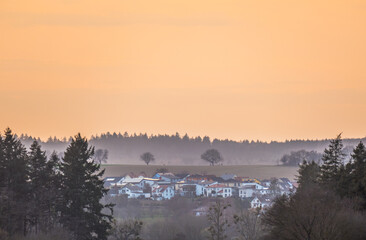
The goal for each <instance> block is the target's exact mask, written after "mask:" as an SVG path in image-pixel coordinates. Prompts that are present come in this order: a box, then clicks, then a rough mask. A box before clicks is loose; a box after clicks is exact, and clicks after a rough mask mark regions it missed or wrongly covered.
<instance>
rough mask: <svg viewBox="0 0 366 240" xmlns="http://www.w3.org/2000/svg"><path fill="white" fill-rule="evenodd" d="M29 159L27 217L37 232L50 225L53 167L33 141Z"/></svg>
mask: <svg viewBox="0 0 366 240" xmlns="http://www.w3.org/2000/svg"><path fill="white" fill-rule="evenodd" d="M28 159H29V183H30V201H29V210H28V211H29V219H30V222H31V224H32V226H33V228H34V231H35V232H36V233H38V230H39V229H40V230H43V231H47V230H48V229H49V225H50V221H51V219H50V217H51V216H50V213H49V211H50V204H51V205H52V204H53V203H54V202H53V200H54V199H53V196H52V192H51V190H52V189H53V187H54V186H53V182H52V181H51V180H52V179H51V176H52V175H53V173H52V172H53V168H50V166H49V163H48V162H47V157H46V153H45V152H44V151H42V150H41V146H40V145H39V144H38V142H37V141H34V142H33V143H32V145H31V147H30V152H29V154H28Z"/></svg>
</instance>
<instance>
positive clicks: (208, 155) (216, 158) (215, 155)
mask: <svg viewBox="0 0 366 240" xmlns="http://www.w3.org/2000/svg"><path fill="white" fill-rule="evenodd" d="M201 159H202V160H205V161H207V162H209V163H210V165H211V166H214V165H215V164H216V163H219V162H222V161H223V160H224V159H223V158H222V156H221V154H220V152H219V151H217V150H216V149H209V150H207V151H206V152H204V153H203V154H202V155H201Z"/></svg>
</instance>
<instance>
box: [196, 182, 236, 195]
mask: <svg viewBox="0 0 366 240" xmlns="http://www.w3.org/2000/svg"><path fill="white" fill-rule="evenodd" d="M203 192H204V195H205V196H206V197H219V196H221V197H223V198H227V197H231V196H232V189H231V187H227V186H226V185H224V184H213V185H209V186H207V187H205V188H204V190H203Z"/></svg>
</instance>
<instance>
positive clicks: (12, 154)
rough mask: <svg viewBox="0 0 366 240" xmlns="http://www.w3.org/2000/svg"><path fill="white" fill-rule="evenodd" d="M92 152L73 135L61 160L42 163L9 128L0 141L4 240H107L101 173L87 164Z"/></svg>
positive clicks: (35, 147)
mask: <svg viewBox="0 0 366 240" xmlns="http://www.w3.org/2000/svg"><path fill="white" fill-rule="evenodd" d="M93 154H94V148H92V147H90V146H89V145H88V141H87V140H86V139H85V138H83V137H81V135H80V134H78V135H76V136H75V137H74V138H73V139H72V141H71V143H70V145H69V146H68V147H67V149H66V151H65V153H64V157H63V158H62V159H60V158H59V157H58V155H57V154H56V153H55V152H54V153H52V154H51V155H50V156H49V157H47V155H46V153H45V151H43V150H42V149H41V146H40V145H39V144H38V142H37V141H34V142H33V144H32V145H31V147H30V149H29V150H28V151H27V149H26V148H25V147H24V145H23V144H22V143H21V142H20V140H18V139H17V138H16V136H15V135H14V134H13V133H12V131H11V130H10V129H9V128H8V129H6V130H5V132H4V134H3V135H0V229H1V230H2V231H3V232H6V234H8V235H9V236H14V235H28V234H38V233H47V232H50V231H52V230H53V229H55V228H63V229H66V230H67V231H68V232H69V233H70V234H71V238H72V239H77V240H84V239H85V240H87V239H88V240H89V239H100V240H103V239H107V236H108V230H109V229H110V228H111V221H112V216H111V211H112V206H111V205H103V204H101V203H100V199H101V198H102V197H103V196H104V195H105V194H106V192H107V190H106V189H105V188H104V187H103V181H102V180H101V176H102V175H103V173H104V171H103V170H102V171H101V170H100V165H99V164H97V163H95V162H94V161H93V160H92V156H93Z"/></svg>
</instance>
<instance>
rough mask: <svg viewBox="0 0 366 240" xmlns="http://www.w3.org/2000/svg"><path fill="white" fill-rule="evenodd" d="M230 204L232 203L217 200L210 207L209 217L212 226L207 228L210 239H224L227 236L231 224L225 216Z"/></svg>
mask: <svg viewBox="0 0 366 240" xmlns="http://www.w3.org/2000/svg"><path fill="white" fill-rule="evenodd" d="M230 206H231V205H230V204H225V203H224V202H222V201H220V200H217V201H216V203H215V205H213V206H211V207H210V208H209V211H208V213H207V219H208V222H209V224H210V226H209V227H208V229H207V230H208V232H209V239H210V240H224V239H226V238H227V235H226V230H227V228H228V227H229V226H230V224H229V221H228V218H227V217H226V216H225V210H226V209H227V208H228V207H230Z"/></svg>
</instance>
